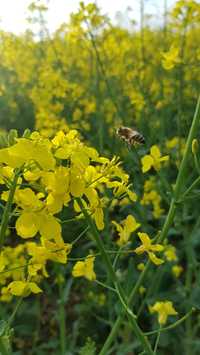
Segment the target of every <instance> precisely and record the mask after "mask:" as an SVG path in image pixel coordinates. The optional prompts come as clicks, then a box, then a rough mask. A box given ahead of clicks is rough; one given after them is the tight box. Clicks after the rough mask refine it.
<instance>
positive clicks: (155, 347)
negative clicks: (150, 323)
mask: <svg viewBox="0 0 200 355" xmlns="http://www.w3.org/2000/svg"><path fill="white" fill-rule="evenodd" d="M160 331H161V328H160V329H159V331H158V334H157V337H156V342H155V346H154V350H153V351H154V354H155V355H156V353H157V349H158V344H159V340H160Z"/></svg>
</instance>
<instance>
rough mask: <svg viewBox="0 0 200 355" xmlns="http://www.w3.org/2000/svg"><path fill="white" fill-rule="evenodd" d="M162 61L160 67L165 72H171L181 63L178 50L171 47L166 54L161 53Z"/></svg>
mask: <svg viewBox="0 0 200 355" xmlns="http://www.w3.org/2000/svg"><path fill="white" fill-rule="evenodd" d="M162 56H163V60H162V65H163V68H164V69H166V70H171V69H173V68H174V67H175V65H176V64H179V63H180V62H181V59H180V57H179V48H176V47H174V46H173V45H172V46H171V47H170V49H169V51H168V52H165V53H162Z"/></svg>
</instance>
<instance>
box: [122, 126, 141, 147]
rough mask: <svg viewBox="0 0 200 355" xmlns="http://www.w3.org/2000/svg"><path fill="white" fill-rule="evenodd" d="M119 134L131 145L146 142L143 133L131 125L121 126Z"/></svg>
mask: <svg viewBox="0 0 200 355" xmlns="http://www.w3.org/2000/svg"><path fill="white" fill-rule="evenodd" d="M117 135H118V136H119V137H120V138H121V139H123V140H124V141H125V142H126V143H127V144H128V146H129V147H130V146H131V145H135V144H144V143H145V139H144V137H143V135H142V134H141V133H139V132H138V131H136V130H134V129H132V128H129V127H123V126H122V127H119V128H118V129H117Z"/></svg>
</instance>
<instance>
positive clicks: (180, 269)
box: [172, 265, 183, 278]
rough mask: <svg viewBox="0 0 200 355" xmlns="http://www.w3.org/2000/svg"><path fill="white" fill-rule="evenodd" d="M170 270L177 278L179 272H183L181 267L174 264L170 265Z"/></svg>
mask: <svg viewBox="0 0 200 355" xmlns="http://www.w3.org/2000/svg"><path fill="white" fill-rule="evenodd" d="M172 272H173V274H174V276H175V277H177V278H178V277H179V276H180V274H181V273H182V272H183V268H182V266H180V265H174V266H172Z"/></svg>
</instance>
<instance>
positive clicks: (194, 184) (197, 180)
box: [181, 176, 200, 201]
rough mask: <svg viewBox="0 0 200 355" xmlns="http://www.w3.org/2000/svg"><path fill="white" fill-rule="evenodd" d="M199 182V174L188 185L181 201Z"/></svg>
mask: <svg viewBox="0 0 200 355" xmlns="http://www.w3.org/2000/svg"><path fill="white" fill-rule="evenodd" d="M199 182H200V176H199V177H198V178H197V179H196V180H194V182H193V183H192V184H191V185H190V187H188V189H187V190H186V191H185V192H184V194H183V196H182V198H181V201H182V200H184V198H185V197H186V196H187V195H188V194H189V193H190V192H191V191H192V190H193V189H194V188H195V186H196V185H198V184H199Z"/></svg>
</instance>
